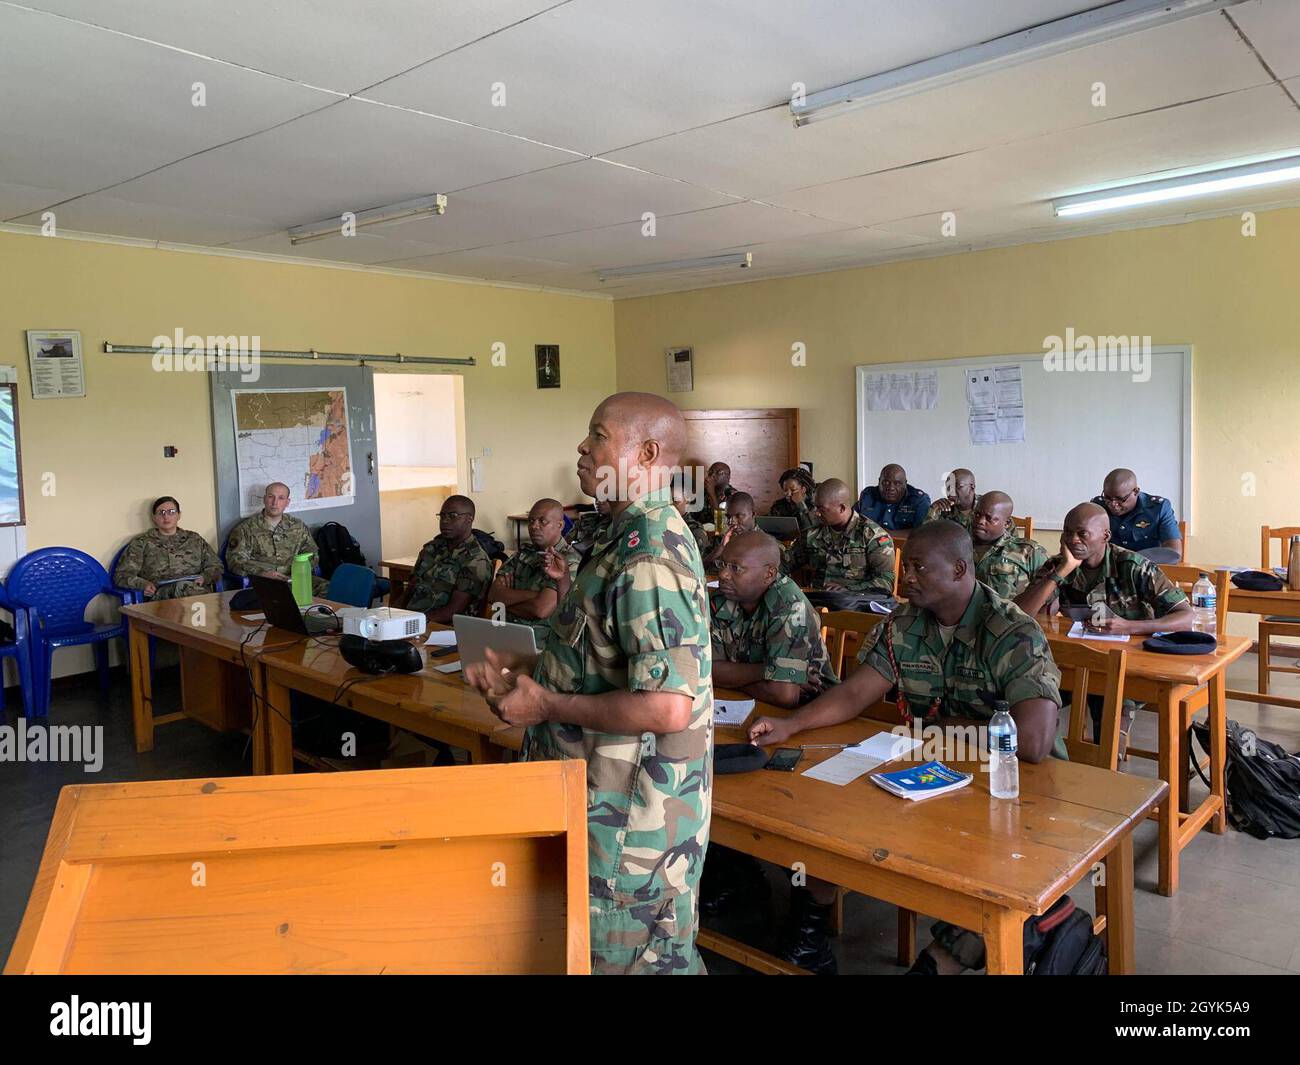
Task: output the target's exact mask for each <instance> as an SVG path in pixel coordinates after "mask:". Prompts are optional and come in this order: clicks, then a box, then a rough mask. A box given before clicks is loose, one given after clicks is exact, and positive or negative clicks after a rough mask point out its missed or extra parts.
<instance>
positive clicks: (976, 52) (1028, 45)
mask: <svg viewBox="0 0 1300 1065" xmlns="http://www.w3.org/2000/svg"><path fill="white" fill-rule="evenodd" d="M1241 2H1242V0H1117V2H1116V3H1111V4H1105V5H1103V6H1102V7H1097V8H1094V9H1092V10H1091V11H1082V12H1080V13H1079V14H1077V15H1070V16H1069V17H1067V18H1060V19H1056V20H1054V21H1052V22H1044V23H1043V24H1042V25H1039V26H1031V27H1030V28H1029V29H1027V30H1020V31H1019V32H1018V33H1009V34H1007V35H1006V36H1005V37H995V38H994V39H993V40H991V41H984V42H983V43H981V44H974V45H971V46H970V47H969V48H959V49H958V50H957V51H955V52H947V53H945V54H944V55H940V56H935V57H934V58H933V59H923V60H922V61H921V62H919V63H910V64H908V65H907V66H905V67H896V68H895V69H894V70H886V71H884V72H883V73H880V74H873V75H871V76H870V77H867V78H861V79H860V80H858V81H851V82H849V83H848V84H847V85H839V86H836V87H835V88H832V89H822V90H821V91H820V92H815V93H812V94H810V95H809V96H807V97H806V98H804V99H803V100H801V101H799V102H796V101H795V100H794V99H792V100H791V101H790V114H791V115H792V116H793V118H794V124H795V126H806V125H807V124H808V123H810V122H814V121H820V120H821V119H824V118H831V117H833V116H835V115H838V114H842V113H843V112H845V111H849V110H852V109H853V108H857V107H864V106H867V105H869V104H880V103H886V102H888V101H890V100H899V99H902V98H903V97H905V96H911V95H913V94H915V93H919V92H926V91H928V90H930V89H937V88H940V87H941V86H945V85H953V84H955V83H957V82H959V81H965V80H966V79H967V78H975V77H979V76H980V75H982V74H989V73H991V72H993V71H995V70H1005V69H1006V68H1007V67H1013V66H1016V65H1018V64H1020V63H1028V62H1031V61H1033V60H1035V59H1046V58H1047V57H1049V56H1054V55H1060V54H1061V53H1063V52H1070V51H1073V50H1074V49H1076V48H1084V47H1086V46H1088V45H1090V44H1097V43H1099V42H1101V41H1109V40H1111V39H1113V38H1115V37H1122V36H1124V35H1126V34H1129V33H1136V32H1138V31H1139V30H1146V29H1150V28H1151V27H1153V26H1163V25H1166V24H1168V23H1170V22H1177V21H1178V20H1179V19H1184V18H1187V17H1189V16H1191V15H1201V14H1204V13H1206V12H1209V11H1218V10H1220V9H1221V8H1225V7H1233V6H1234V5H1236V4H1239V3H1241Z"/></svg>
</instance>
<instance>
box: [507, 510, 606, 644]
mask: <svg viewBox="0 0 1300 1065" xmlns="http://www.w3.org/2000/svg"><path fill="white" fill-rule="evenodd" d="M563 531H564V504H562V503H560V502H559V501H558V500H555V499H539V500H538V501H537V502H536V503H534V504H533V508H532V510H530V511H529V512H528V539H529V542H528V543H527V544H525V545H524V546H523V547H521V548H520V549H519V550H518V551H516V552H515V554H514V555H513V557H511V558H510V559H509V560H508V561H507V562H506V563H505V564H504V565H502V567H501V569H500V570H498V571H497V577H496V580H495V581H493V582H492V588H491V590H490V591H489V592H488V597H487V601H488V605H489V607H490V608H491V609H492V611H493V614H494V616H495V614H496V610H497V607H496V604H497V603H500V604H502V606H503V607H504V608H505V620H506V621H514V622H518V623H519V624H522V625H531V626H532V627H533V628H534V629H535V630H536V631H537V644H538V646H539V647H540V646H541V645H542V644H543V643H544V642H545V640H546V630H547V629H548V628H549V623H548V621H547V619H548V618H549V617H550V616H551V615H552V614H553V613H554V612H555V607H556V605H557V604H558V603H559V596H558V593H557V592H556V582H555V581H554V580H552V579H551V578H550V577H548V576H547V575H546V556H547V554H548V553H551V552H554V553H555V554H557V555H559V557H560V558H562V559H563V560H564V564H565V565H566V566H568V567H569V580H570V581H572V580H573V577H574V575H575V574H576V573H577V572H578V563H579V562H581V561H582V559H581V557H580V556H579V554H578V552H577V551H575V550H574V549H573V548H572V547H570V546H569V545H568V544H567V543H565V542H564V539H563V537H562V536H561V533H563Z"/></svg>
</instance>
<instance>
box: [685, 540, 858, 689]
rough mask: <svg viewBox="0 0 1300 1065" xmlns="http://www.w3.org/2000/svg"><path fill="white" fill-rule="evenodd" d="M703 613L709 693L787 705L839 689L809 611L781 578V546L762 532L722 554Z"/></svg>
mask: <svg viewBox="0 0 1300 1065" xmlns="http://www.w3.org/2000/svg"><path fill="white" fill-rule="evenodd" d="M709 608H710V611H711V613H712V621H713V683H714V685H716V686H717V687H720V688H739V689H740V690H741V691H743V692H744V693H745V694H746V695H751V696H753V697H754V698H755V699H760V700H762V701H763V702H765V703H772V704H773V705H775V706H784V707H795V706H798V705H799V703H800V702H802V701H803V699H804V698H805V696H810V695H816V694H817V693H819V692H821V691H822V690H823V689H825V688H829V687H832V686H833V685H835V684H838V683H839V678H838V677H836V676H835V671H834V670H832V669H831V664H830V655H829V654H828V653H827V651H826V641H825V640H823V639H822V630H821V622H820V620H819V617H818V614H817V611H816V610H814V609H813V605H812V604H811V603H810V602H808V598H807V596H805V595H804V594H803V592H801V591H800V590H799V586H798V585H797V584H795V583H794V581H792V580H791V579H790V578H789V577H786V576H783V575H782V573H781V545H780V544H778V543H777V542H776V541H775V540H773V539H772V537H770V536H768V535H767V533H765V532H761V531H755V532H747V533H740V534H738V535H736V536H734V537H732V539H731V541H730V542H729V543H728V544H727V546H726V547H725V548H723V551H722V562H721V564H720V565H719V567H718V588H717V591H715V592H713V594H712V595H711V596H710V597H709Z"/></svg>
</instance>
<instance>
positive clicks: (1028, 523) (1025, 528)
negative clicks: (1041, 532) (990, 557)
mask: <svg viewBox="0 0 1300 1065" xmlns="http://www.w3.org/2000/svg"><path fill="white" fill-rule="evenodd" d="M1011 524H1012V525H1014V526H1015V529H1016V535H1017V536H1023V537H1024V538H1025V539H1026V540H1032V539H1033V538H1034V519H1033V518H1030V517H1025V518H1017V517H1016V516H1015V515H1014V514H1012V515H1011Z"/></svg>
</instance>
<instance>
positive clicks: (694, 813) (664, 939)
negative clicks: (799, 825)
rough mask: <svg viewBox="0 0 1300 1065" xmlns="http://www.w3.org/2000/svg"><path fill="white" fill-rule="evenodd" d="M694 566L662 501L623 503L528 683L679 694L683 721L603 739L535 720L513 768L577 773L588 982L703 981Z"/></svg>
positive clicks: (703, 772) (702, 812)
mask: <svg viewBox="0 0 1300 1065" xmlns="http://www.w3.org/2000/svg"><path fill="white" fill-rule="evenodd" d="M712 663H713V659H712V655H711V648H710V644H709V604H708V600H707V598H706V595H705V588H704V569H703V567H702V566H701V564H700V556H699V552H698V550H697V549H696V547H695V543H694V541H693V539H692V537H691V536H690V534H689V532H688V531H687V528H686V523H685V521H683V520H682V517H681V515H679V514H678V513H677V509H676V508H675V507H674V506H673V504H672V500H671V498H670V493H669V492H668V491H667V490H660V491H657V492H654V493H651V494H650V495H647V496H643V497H642V498H641V499H638V500H636V501H635V502H633V503H631V504H630V505H629V506H628V507H627V508H626V509H625V510H624V511H623V513H622V514H620V515H619V516H618V519H617V521H615V522H614V523H613V524H612V525H611V527H610V529H609V530H608V532H607V533H606V534H605V535H603V536H602V537H601V538H600V540H598V541H597V543H596V546H595V549H594V551H593V553H592V556H591V559H590V560H589V561H588V562H587V564H586V565H585V566H583V567H582V569H581V570H580V571H579V572H578V576H577V578H576V579H575V581H574V583H573V586H572V588H570V590H569V594H568V595H567V596H566V597H565V599H564V602H562V603H561V604H560V605H559V607H558V608H557V609H556V611H555V613H554V614H553V615H552V617H551V629H550V634H549V636H548V638H547V641H546V647H545V649H544V650H543V651H542V655H541V658H540V659H539V660H538V663H537V667H536V669H535V670H534V673H533V678H534V679H535V680H536V681H537V682H538V683H539V684H541V685H543V686H544V687H546V688H549V689H550V690H551V691H555V692H575V693H581V694H585V695H598V694H600V693H602V692H608V691H616V690H627V689H630V690H632V691H648V692H661V691H664V692H678V693H680V694H682V695H688V696H690V698H691V716H690V724H689V725H688V726H687V727H686V729H685V730H683V731H681V732H674V733H669V734H666V735H654V734H651V733H645V734H644V735H614V734H610V733H603V732H596V731H594V730H592V729H587V728H583V727H581V726H578V725H568V724H564V723H562V722H552V721H548V722H544V723H542V724H540V725H534V726H532V727H531V728H529V730H528V733H527V736H526V738H525V741H524V752H525V754H524V756H525V758H527V759H529V760H532V761H537V760H539V759H546V758H581V759H582V760H583V761H585V762H586V763H587V813H588V854H589V883H590V888H591V899H590V902H591V955H592V969H593V971H594V972H596V973H682V974H686V973H701V972H703V971H704V963H703V961H702V960H701V958H700V955H699V952H698V951H697V950H696V947H695V933H696V928H697V922H698V906H697V889H698V886H699V879H700V872H701V870H702V869H703V868H704V853H705V849H706V848H707V846H708V839H709V815H710V812H711V809H712V803H711V796H712V790H713V789H712V785H713V780H712V778H713V684H712V678H711V673H712Z"/></svg>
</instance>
